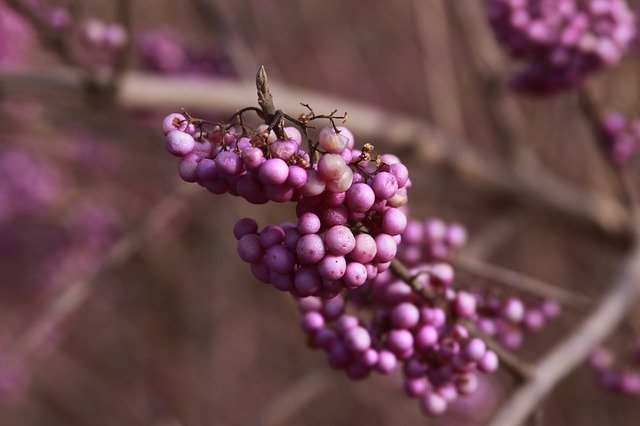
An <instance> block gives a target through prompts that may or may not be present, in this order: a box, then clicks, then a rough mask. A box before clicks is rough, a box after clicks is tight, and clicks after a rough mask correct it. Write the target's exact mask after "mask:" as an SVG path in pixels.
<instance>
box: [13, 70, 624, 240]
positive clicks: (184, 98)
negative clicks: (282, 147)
mask: <svg viewBox="0 0 640 426" xmlns="http://www.w3.org/2000/svg"><path fill="white" fill-rule="evenodd" d="M73 80H74V79H70V77H69V76H68V75H62V76H61V75H55V74H51V73H33V74H31V75H29V74H25V73H24V72H23V73H21V74H17V73H11V72H4V73H2V74H0V84H2V86H3V89H4V90H5V91H6V92H7V93H16V92H17V93H18V94H24V92H25V90H30V91H33V90H38V89H40V90H42V89H43V88H44V89H49V88H48V87H42V83H43V82H44V81H47V82H49V83H51V82H55V81H61V82H64V83H65V86H64V87H61V88H63V89H65V90H67V91H75V92H77V91H79V90H81V87H82V86H81V85H80V84H79V82H77V84H76V83H74V82H73ZM35 83H40V86H39V87H38V86H34V84H35ZM69 83H71V84H69ZM120 83H121V84H120V86H119V88H118V91H117V93H116V94H115V96H114V102H115V103H116V104H117V105H120V106H121V107H124V108H131V109H149V108H164V109H176V107H177V106H185V107H187V108H190V109H195V110H203V109H209V110H212V111H215V113H216V114H221V115H222V114H225V115H226V114H230V113H233V112H235V111H236V109H237V106H238V105H245V104H251V103H253V100H254V99H255V86H254V84H253V83H252V82H249V81H247V82H237V81H232V80H226V79H218V78H212V79H195V78H194V79H183V78H180V77H161V76H152V75H148V74H140V73H128V74H125V75H124V76H123V78H122V80H121V82H120ZM271 86H272V89H273V90H276V91H277V92H278V101H279V105H280V107H281V108H282V109H283V110H285V111H295V110H297V109H299V108H300V105H299V101H300V99H305V100H307V101H308V102H309V103H311V104H313V106H314V108H317V109H319V110H327V111H331V110H333V108H334V107H335V105H340V106H341V108H342V109H343V110H345V111H349V112H350V113H349V123H348V125H349V127H350V129H351V130H352V131H353V133H354V134H356V135H359V137H360V138H361V140H367V139H374V138H376V139H382V140H385V141H386V142H387V143H388V144H390V145H391V146H393V147H395V149H396V150H398V151H403V152H402V154H403V155H406V156H414V157H416V158H419V159H420V160H421V161H425V162H427V163H430V164H439V165H444V166H447V167H448V168H450V169H451V170H452V171H454V172H455V173H457V174H458V175H460V176H461V177H463V178H465V179H467V181H468V182H471V183H473V184H474V185H475V186H474V187H476V188H477V189H479V190H483V191H485V192H487V193H490V194H494V195H498V196H503V197H507V198H512V199H514V200H518V201H522V202H524V203H529V204H534V205H537V206H541V207H544V208H546V209H547V210H549V211H552V212H555V213H556V214H560V215H562V216H565V217H568V218H570V219H571V220H572V222H581V223H583V224H588V225H590V226H594V227H596V228H598V229H600V230H601V231H603V232H605V233H607V234H608V235H610V236H612V237H617V238H621V239H627V240H628V239H629V237H630V234H631V230H632V226H631V220H630V217H629V214H628V213H627V211H626V210H625V208H624V207H623V206H622V205H621V204H620V203H619V202H618V201H616V200H614V199H612V198H610V197H608V196H606V195H603V194H601V193H598V192H596V191H594V190H591V189H588V190H583V189H581V188H580V187H578V186H576V185H573V184H571V183H568V182H566V181H565V180H563V179H562V178H560V177H558V176H557V175H555V174H553V173H552V172H550V171H549V170H546V169H544V168H542V167H538V166H535V165H530V164H529V165H526V166H520V167H512V166H510V165H508V164H506V163H505V162H503V161H500V160H498V159H496V158H491V156H490V155H488V154H487V153H484V152H483V153H481V152H478V151H477V150H476V149H475V148H473V147H472V145H471V144H469V143H466V142H464V141H460V140H455V139H451V138H449V137H447V136H445V135H444V134H443V133H442V132H440V131H439V130H438V129H436V128H434V127H432V126H431V125H429V124H428V123H424V122H422V121H420V120H418V119H416V118H413V117H410V116H405V115H399V114H393V113H391V112H389V111H387V110H384V109H382V108H377V107H374V106H371V105H368V104H361V103H357V102H354V101H350V100H348V99H343V98H338V97H332V96H326V95H322V94H319V93H316V92H312V91H306V90H300V89H295V88H292V87H289V86H279V85H275V84H272V85H271ZM16 87H17V88H16Z"/></svg>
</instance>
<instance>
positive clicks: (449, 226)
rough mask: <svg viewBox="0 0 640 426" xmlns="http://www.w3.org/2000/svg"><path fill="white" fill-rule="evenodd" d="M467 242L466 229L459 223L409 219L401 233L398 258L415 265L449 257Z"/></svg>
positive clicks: (407, 263)
mask: <svg viewBox="0 0 640 426" xmlns="http://www.w3.org/2000/svg"><path fill="white" fill-rule="evenodd" d="M466 242H467V230H466V229H465V227H464V226H462V225H461V224H459V223H446V222H444V221H443V220H441V219H435V218H434V219H427V220H422V221H421V220H416V219H409V221H408V222H407V227H406V228H405V230H404V232H403V233H402V246H401V247H400V248H399V250H398V259H400V260H401V261H402V262H404V263H405V264H406V265H409V266H415V265H417V264H419V263H422V262H425V261H432V260H447V259H450V258H451V257H452V256H453V255H454V254H455V253H456V251H457V250H459V249H460V248H462V247H463V246H464V245H465V244H466Z"/></svg>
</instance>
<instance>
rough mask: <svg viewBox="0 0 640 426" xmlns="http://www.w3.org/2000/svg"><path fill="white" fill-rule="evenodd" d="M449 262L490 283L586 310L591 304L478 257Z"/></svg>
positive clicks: (550, 285)
mask: <svg viewBox="0 0 640 426" xmlns="http://www.w3.org/2000/svg"><path fill="white" fill-rule="evenodd" d="M451 263H453V265H455V266H456V267H457V268H458V269H459V270H461V271H464V272H466V273H468V274H471V275H474V276H476V277H479V278H484V279H486V280H489V281H490V282H491V283H492V284H494V283H495V284H501V285H505V286H509V287H512V288H514V289H518V290H521V291H524V292H527V293H531V294H533V295H536V296H541V297H550V298H553V299H556V300H557V301H558V302H560V303H562V304H563V305H565V306H567V307H570V308H574V309H577V310H580V311H586V310H587V309H588V308H589V307H590V306H591V301H590V300H589V298H588V297H586V296H584V295H582V294H578V293H573V292H570V291H568V290H565V289H564V288H561V287H558V286H555V285H552V284H549V283H546V282H544V281H542V280H539V279H537V278H533V277H530V276H528V275H525V274H522V273H520V272H517V271H513V270H511V269H508V268H503V267H501V266H498V265H493V264H490V263H487V262H484V261H482V260H480V259H474V258H472V257H469V256H465V255H458V256H456V257H454V258H453V259H452V261H451Z"/></svg>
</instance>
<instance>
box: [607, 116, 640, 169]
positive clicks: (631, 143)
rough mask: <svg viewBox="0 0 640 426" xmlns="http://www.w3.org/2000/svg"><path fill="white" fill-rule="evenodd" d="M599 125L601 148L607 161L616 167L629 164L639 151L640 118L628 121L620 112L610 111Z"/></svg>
mask: <svg viewBox="0 0 640 426" xmlns="http://www.w3.org/2000/svg"><path fill="white" fill-rule="evenodd" d="M600 126H601V130H600V132H601V138H600V141H601V144H602V149H603V150H604V152H605V154H606V155H607V158H608V159H609V161H610V162H611V163H612V164H613V165H615V166H617V167H624V166H626V165H627V164H629V163H630V162H631V160H632V159H633V158H634V157H635V156H636V155H637V154H638V153H639V152H640V119H636V120H634V121H631V122H630V121H629V120H628V119H627V118H626V117H624V116H623V115H622V114H620V113H617V112H610V113H608V114H606V115H605V116H604V118H603V119H602V122H601V123H600Z"/></svg>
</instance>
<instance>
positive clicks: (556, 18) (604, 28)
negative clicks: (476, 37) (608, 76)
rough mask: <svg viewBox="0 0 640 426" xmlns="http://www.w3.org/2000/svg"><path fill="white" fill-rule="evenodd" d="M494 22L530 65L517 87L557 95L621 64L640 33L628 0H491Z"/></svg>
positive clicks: (499, 33)
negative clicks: (606, 68) (622, 58)
mask: <svg viewBox="0 0 640 426" xmlns="http://www.w3.org/2000/svg"><path fill="white" fill-rule="evenodd" d="M487 14H488V17H489V22H490V24H491V26H492V28H493V31H494V33H495V36H496V38H497V40H498V42H499V43H500V44H502V45H503V46H504V47H505V48H506V49H507V50H508V52H509V54H510V55H511V56H513V57H514V58H516V59H520V60H524V61H527V63H528V65H527V66H526V67H525V69H524V70H522V71H520V72H519V73H518V74H517V75H516V76H515V77H514V79H513V81H512V83H513V87H514V88H515V89H516V90H520V91H524V92H529V93H534V94H551V93H555V92H558V91H560V90H563V89H567V88H571V87H576V86H579V85H580V84H581V83H582V81H583V80H584V78H585V77H586V76H587V75H589V74H591V73H594V72H597V71H599V70H601V69H603V68H605V67H609V66H612V65H615V64H616V63H618V62H619V61H620V59H621V57H622V56H623V55H624V54H625V52H626V51H627V49H628V48H629V45H630V43H631V41H632V40H633V38H634V37H635V34H636V29H635V16H634V13H633V12H632V11H631V10H630V9H629V7H628V6H627V4H626V2H625V1H624V0H589V1H582V0H518V1H515V0H489V2H488V5H487Z"/></svg>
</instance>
